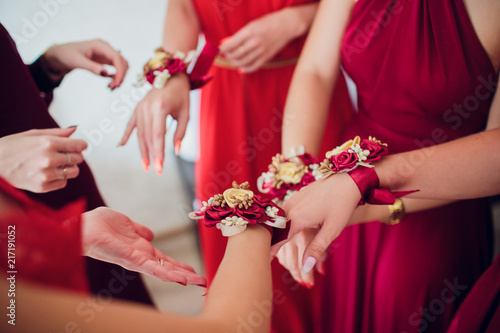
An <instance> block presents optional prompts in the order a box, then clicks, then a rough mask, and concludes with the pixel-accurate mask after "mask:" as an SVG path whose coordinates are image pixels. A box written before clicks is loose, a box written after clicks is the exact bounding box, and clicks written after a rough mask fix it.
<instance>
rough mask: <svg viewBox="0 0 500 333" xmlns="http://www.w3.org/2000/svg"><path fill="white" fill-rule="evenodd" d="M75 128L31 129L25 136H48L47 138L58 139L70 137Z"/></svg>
mask: <svg viewBox="0 0 500 333" xmlns="http://www.w3.org/2000/svg"><path fill="white" fill-rule="evenodd" d="M75 131H76V126H74V127H68V128H44V129H33V130H29V131H27V132H26V134H27V135H31V136H34V135H37V136H41V135H48V136H59V137H66V138H68V137H70V136H71V134H73V133H75Z"/></svg>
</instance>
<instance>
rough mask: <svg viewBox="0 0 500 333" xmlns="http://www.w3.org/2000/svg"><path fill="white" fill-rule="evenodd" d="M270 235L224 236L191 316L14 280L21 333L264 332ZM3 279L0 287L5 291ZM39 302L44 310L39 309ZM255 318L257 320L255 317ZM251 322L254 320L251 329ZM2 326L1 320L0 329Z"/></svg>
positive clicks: (263, 232)
mask: <svg viewBox="0 0 500 333" xmlns="http://www.w3.org/2000/svg"><path fill="white" fill-rule="evenodd" d="M270 240H271V237H270V234H269V232H268V231H267V230H265V229H264V228H263V227H260V226H255V227H252V228H248V229H247V230H246V231H245V232H243V233H241V234H238V235H236V236H232V237H230V238H229V241H228V247H227V250H226V255H225V257H224V259H223V261H222V263H221V266H220V268H219V272H218V273H217V276H216V277H215V280H214V282H213V285H212V288H211V289H210V291H209V293H208V300H207V303H206V306H205V309H204V311H203V313H202V314H201V315H200V316H198V317H194V318H187V317H182V316H178V315H174V314H170V313H166V314H161V313H158V312H157V311H152V310H151V308H149V307H145V306H140V305H135V304H131V303H125V302H120V301H117V302H114V301H113V302H112V303H110V304H102V302H100V300H99V299H96V298H90V299H89V298H88V297H85V296H81V295H75V294H70V293H67V292H61V291H57V290H53V289H47V288H43V287H40V286H35V285H32V284H28V283H24V282H18V284H17V291H18V293H17V294H16V306H17V311H18V315H19V318H28V317H29V318H30V320H18V321H17V322H16V326H19V327H18V328H19V329H20V330H21V331H26V332H34V331H37V332H38V331H43V332H45V331H47V332H48V331H51V330H52V331H56V330H59V331H62V330H65V329H67V328H68V326H67V325H71V327H72V328H71V330H73V329H76V328H80V329H81V330H82V331H84V332H86V331H91V332H110V331H119V332H166V331H169V332H170V331H171V332H181V333H182V332H186V333H188V332H189V333H190V332H207V333H211V332H213V333H219V332H236V331H238V328H239V327H240V326H241V327H243V325H247V326H249V327H251V328H252V329H253V332H255V333H259V332H268V331H269V323H270V316H271V305H272V293H271V267H270V262H269V243H270ZM6 282H7V280H6V279H3V278H2V279H0V287H1V288H4V287H5V288H7V289H5V290H8V287H7V285H6ZM40 304H44V306H40ZM82 304H84V306H85V309H95V312H93V313H94V314H95V315H94V316H92V317H89V315H87V314H86V315H77V312H76V311H77V309H80V310H81V309H82ZM256 316H259V318H258V320H257V319H255V318H256ZM256 322H258V324H257V326H256V324H255V323H256ZM5 325H7V323H6V320H3V321H2V322H1V323H0V328H4V326H5Z"/></svg>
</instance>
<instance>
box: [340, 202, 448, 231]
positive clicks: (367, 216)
mask: <svg viewBox="0 0 500 333" xmlns="http://www.w3.org/2000/svg"><path fill="white" fill-rule="evenodd" d="M401 200H403V205H404V208H405V212H406V213H407V214H410V213H416V212H420V211H423V210H427V209H432V208H437V207H441V206H444V205H447V204H450V203H452V202H454V201H453V200H435V199H412V198H402V199H401ZM388 216H389V209H388V208H387V205H369V204H366V205H363V206H359V207H358V208H356V210H355V211H354V214H352V217H351V219H350V220H349V223H348V225H354V224H359V223H365V222H372V221H381V220H382V219H384V218H386V217H388Z"/></svg>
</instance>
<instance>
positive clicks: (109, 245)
mask: <svg viewBox="0 0 500 333" xmlns="http://www.w3.org/2000/svg"><path fill="white" fill-rule="evenodd" d="M82 224H83V231H82V233H83V251H84V255H86V256H89V257H92V258H94V259H97V260H101V261H106V262H109V263H113V264H117V265H120V266H122V267H124V268H126V269H128V270H131V271H136V272H139V273H144V274H147V275H149V276H151V277H154V278H157V279H159V280H162V281H172V282H177V283H180V284H183V285H186V284H195V285H199V286H205V285H206V279H205V278H204V277H203V276H200V275H198V274H196V272H195V271H194V269H193V268H192V267H191V266H189V265H186V264H184V263H181V262H179V261H177V260H174V259H172V258H169V257H167V256H166V255H164V254H163V253H162V252H160V251H159V250H157V249H156V248H155V247H153V245H151V243H150V242H151V241H152V240H153V232H152V231H151V230H150V229H149V228H147V227H145V226H143V225H141V224H139V223H136V222H134V221H132V220H130V219H129V218H128V217H127V216H125V215H123V214H121V213H118V212H115V211H113V210H111V209H109V208H105V207H100V208H97V209H95V210H93V211H90V212H87V213H85V214H83V222H82ZM161 260H163V261H162V264H163V265H162V264H161V263H160V261H161Z"/></svg>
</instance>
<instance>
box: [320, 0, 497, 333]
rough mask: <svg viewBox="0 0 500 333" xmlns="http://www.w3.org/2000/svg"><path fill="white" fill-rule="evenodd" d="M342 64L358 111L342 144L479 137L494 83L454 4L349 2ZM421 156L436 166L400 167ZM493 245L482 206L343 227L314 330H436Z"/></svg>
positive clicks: (400, 148) (397, 145)
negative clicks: (426, 163) (352, 85)
mask: <svg viewBox="0 0 500 333" xmlns="http://www.w3.org/2000/svg"><path fill="white" fill-rule="evenodd" d="M342 64H343V67H344V69H345V70H346V72H347V73H348V74H349V75H350V77H351V78H352V79H353V81H354V82H355V83H356V86H357V89H358V108H359V112H358V114H357V115H356V117H355V119H354V120H353V123H352V124H351V125H350V126H349V128H348V129H347V133H346V137H345V138H346V139H347V138H352V137H354V136H355V135H360V136H361V137H367V136H368V135H371V136H375V137H376V138H377V139H380V140H382V141H383V142H387V143H388V145H389V152H390V153H397V152H405V151H411V150H415V149H419V148H421V147H425V146H431V145H435V144H439V143H442V142H446V141H450V140H453V139H457V138H460V137H463V136H466V135H469V134H472V133H476V132H478V131H481V130H483V129H484V127H485V124H486V119H487V115H488V111H489V108H490V105H491V100H492V96H493V93H494V89H495V87H496V84H497V75H496V73H495V70H494V67H493V65H492V63H491V61H490V59H489V58H488V56H487V54H486V52H485V50H484V48H483V47H482V45H481V43H480V41H479V39H478V37H477V36H476V33H475V31H474V28H473V26H472V24H471V22H470V20H469V16H468V13H467V11H466V8H465V6H464V3H463V1H462V0H443V1H427V0H417V1H415V0H413V1H398V0H375V1H374V0H370V1H368V0H359V1H358V3H357V4H356V6H355V8H354V12H353V15H352V18H351V21H350V23H349V25H348V28H347V30H346V33H345V37H344V41H343V47H342ZM429 158H430V159H436V160H437V159H439V158H440V157H439V156H438V155H436V154H429V155H424V154H423V153H416V154H415V155H413V156H412V157H411V158H410V162H411V163H413V165H418V164H419V163H421V162H422V161H423V160H424V159H429ZM464 158H467V157H464ZM449 169H450V172H455V171H454V169H453V166H451V165H450V167H449ZM398 172H400V173H402V174H403V175H404V174H410V173H411V172H414V170H412V169H401V170H398ZM457 181H460V179H459V177H458V176H457ZM491 245H492V231H491V218H490V210H489V204H488V202H487V200H467V201H461V202H457V203H454V204H450V205H447V206H444V207H441V208H436V209H432V210H427V211H423V212H420V213H414V214H410V215H408V217H407V218H406V219H405V220H404V221H403V222H401V223H400V224H398V225H395V226H389V225H385V224H381V223H378V222H372V223H368V224H365V225H358V226H353V227H349V228H347V229H346V230H344V231H343V232H342V234H341V235H340V237H339V238H338V239H337V240H335V241H334V243H333V244H332V245H331V247H330V250H331V251H330V255H329V258H328V260H327V265H326V270H327V272H326V276H325V278H324V280H323V281H321V283H322V284H323V288H320V289H319V290H318V291H319V292H318V293H319V294H320V295H319V297H320V299H321V302H320V306H321V308H322V309H323V310H322V318H321V319H319V320H318V323H319V324H320V325H319V326H318V327H316V331H317V332H357V333H359V332H443V331H446V329H447V328H448V326H449V324H450V322H451V320H452V318H453V315H454V313H455V312H456V311H457V309H458V307H459V305H460V303H461V302H462V301H463V299H464V297H465V296H466V294H467V293H468V292H469V291H470V290H471V288H472V286H473V284H474V282H475V281H476V280H477V279H478V277H479V276H480V275H481V273H482V272H483V271H484V270H485V269H486V268H487V267H488V265H489V263H490V260H491V250H492V248H491Z"/></svg>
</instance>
